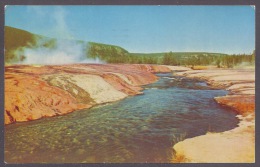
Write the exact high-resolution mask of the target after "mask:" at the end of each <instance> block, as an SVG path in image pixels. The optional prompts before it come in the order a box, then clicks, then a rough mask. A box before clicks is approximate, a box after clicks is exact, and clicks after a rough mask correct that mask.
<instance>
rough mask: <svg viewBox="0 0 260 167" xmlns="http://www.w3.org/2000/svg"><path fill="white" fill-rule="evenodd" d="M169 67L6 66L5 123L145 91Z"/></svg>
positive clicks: (65, 111) (31, 118)
mask: <svg viewBox="0 0 260 167" xmlns="http://www.w3.org/2000/svg"><path fill="white" fill-rule="evenodd" d="M153 72H170V69H169V68H167V67H166V66H156V65H125V64H122V65H113V64H99V65H98V64H89V65H86V64H72V65H52V66H29V65H12V66H6V67H5V124H10V123H13V122H22V121H29V120H35V119H39V118H42V117H51V116H55V115H62V114H66V113H69V112H72V111H75V110H79V109H83V108H89V107H91V106H93V105H95V104H100V103H106V102H111V101H116V100H119V99H122V98H125V97H126V96H128V95H136V94H140V93H142V92H141V90H142V88H141V87H140V86H141V85H145V84H149V83H152V82H155V81H156V80H157V77H156V76H155V75H154V74H153Z"/></svg>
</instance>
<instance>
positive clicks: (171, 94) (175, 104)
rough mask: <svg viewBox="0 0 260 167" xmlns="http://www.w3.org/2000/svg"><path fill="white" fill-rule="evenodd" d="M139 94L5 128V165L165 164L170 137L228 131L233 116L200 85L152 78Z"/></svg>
mask: <svg viewBox="0 0 260 167" xmlns="http://www.w3.org/2000/svg"><path fill="white" fill-rule="evenodd" d="M158 75H159V76H161V79H160V80H159V81H158V82H156V83H153V84H150V85H147V86H145V87H144V88H145V90H144V94H143V95H138V96H133V97H128V98H126V99H124V100H121V101H118V102H115V103H110V104H105V105H100V106H97V107H93V108H92V109H88V110H81V111H77V112H74V113H71V114H68V115H65V116H58V117H53V118H45V119H41V120H37V121H31V122H25V123H16V124H12V125H8V126H6V128H5V161H6V162H8V163H22V162H24V163H30V162H48V163H97V162H170V160H171V158H172V151H173V150H172V146H173V145H174V142H173V141H174V139H173V138H174V136H180V135H181V134H183V133H186V134H187V135H186V137H187V138H190V137H194V136H198V135H202V134H205V133H206V132H207V131H209V130H210V131H214V132H220V131H225V130H229V129H232V128H234V127H235V126H236V125H237V123H238V120H237V119H236V118H235V113H234V112H232V111H231V110H229V109H227V108H223V107H221V106H220V105H218V104H217V103H216V102H215V101H214V100H213V97H215V96H223V95H225V94H226V93H227V92H226V91H224V90H212V89H210V88H209V87H208V86H207V84H205V83H204V82H201V81H197V80H192V79H187V78H183V77H177V76H172V75H171V74H169V73H167V74H158Z"/></svg>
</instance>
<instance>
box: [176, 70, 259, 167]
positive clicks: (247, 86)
mask: <svg viewBox="0 0 260 167" xmlns="http://www.w3.org/2000/svg"><path fill="white" fill-rule="evenodd" d="M176 75H181V76H185V77H191V78H199V79H203V80H206V81H207V83H208V84H209V85H211V86H212V87H215V88H221V89H226V90H228V91H229V94H228V95H227V96H223V97H215V100H216V101H217V102H218V103H219V104H221V105H224V106H228V107H230V108H233V109H234V110H235V111H236V112H237V114H238V115H237V117H238V118H239V120H240V123H239V125H238V127H237V128H234V129H232V130H229V131H226V132H222V133H214V132H208V133H207V134H205V135H202V136H197V137H194V138H190V139H185V140H183V141H181V142H178V143H177V144H175V145H174V147H173V149H174V150H175V157H173V162H190V163H192V162H196V163H197V162H198V163H254V162H255V70H242V69H241V70H238V69H234V70H193V71H186V72H180V73H177V74H176Z"/></svg>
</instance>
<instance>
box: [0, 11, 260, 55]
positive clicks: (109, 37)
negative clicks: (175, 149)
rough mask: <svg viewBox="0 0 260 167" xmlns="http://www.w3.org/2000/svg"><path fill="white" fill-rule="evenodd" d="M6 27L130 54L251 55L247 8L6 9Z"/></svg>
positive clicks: (251, 28)
mask: <svg viewBox="0 0 260 167" xmlns="http://www.w3.org/2000/svg"><path fill="white" fill-rule="evenodd" d="M5 25H7V26H12V27H16V28H20V29H24V30H27V31H30V32H32V33H36V34H41V35H45V36H49V37H55V38H73V39H80V40H85V41H93V42H100V43H106V44H113V45H119V46H121V47H123V48H125V49H127V50H128V51H129V52H140V53H144V52H145V53H152V52H168V51H174V52H193V51H205V52H218V53H228V54H232V53H236V54H238V53H252V51H253V50H254V48H255V11H254V9H253V8H252V7H251V6H7V7H6V10H5Z"/></svg>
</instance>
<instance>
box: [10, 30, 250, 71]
mask: <svg viewBox="0 0 260 167" xmlns="http://www.w3.org/2000/svg"><path fill="white" fill-rule="evenodd" d="M60 43H62V44H61V45H60ZM63 43H67V44H66V45H64V44H63ZM75 46H76V47H75ZM28 48H30V49H31V51H32V50H33V52H32V54H31V58H32V57H33V59H37V58H35V57H34V56H35V55H36V54H37V53H38V52H37V51H42V50H45V54H41V55H40V56H39V55H38V58H41V59H42V56H46V54H50V52H52V55H51V56H53V55H55V56H59V55H58V54H57V53H59V52H60V51H62V52H64V53H65V54H66V55H67V57H70V59H72V58H71V55H73V56H76V52H79V50H81V51H80V56H81V57H80V58H79V59H78V60H80V61H76V63H79V62H84V60H89V59H93V60H96V59H98V60H100V61H98V63H103V62H106V63H124V64H162V65H177V66H179V65H182V66H200V65H203V66H207V65H214V66H217V67H227V68H232V67H235V66H240V65H244V64H246V65H251V66H252V65H254V64H255V54H247V55H246V54H239V55H227V54H222V53H207V52H161V53H129V52H128V51H127V50H126V49H124V48H122V47H120V46H115V45H108V44H101V43H96V42H86V41H81V40H68V39H54V38H49V37H44V36H41V35H37V34H33V33H30V32H27V31H24V30H20V29H17V28H12V27H8V26H5V63H7V64H17V63H22V62H24V61H26V60H27V59H28V56H27V55H26V54H25V53H24V52H25V51H24V50H25V49H28ZM58 49H59V50H58ZM66 49H67V50H68V49H69V52H70V54H67V53H66V52H67V50H66ZM55 50H58V52H57V53H56V52H55ZM51 56H50V57H51ZM76 57H77V56H76ZM60 58H61V57H59V58H58V60H59V59H60ZM61 59H62V58H61ZM44 60H46V58H44ZM47 61H48V60H47ZM40 62H41V61H40ZM85 62H88V61H85ZM26 63H28V62H26ZM73 63H75V62H73ZM29 64H31V63H30V61H29Z"/></svg>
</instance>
